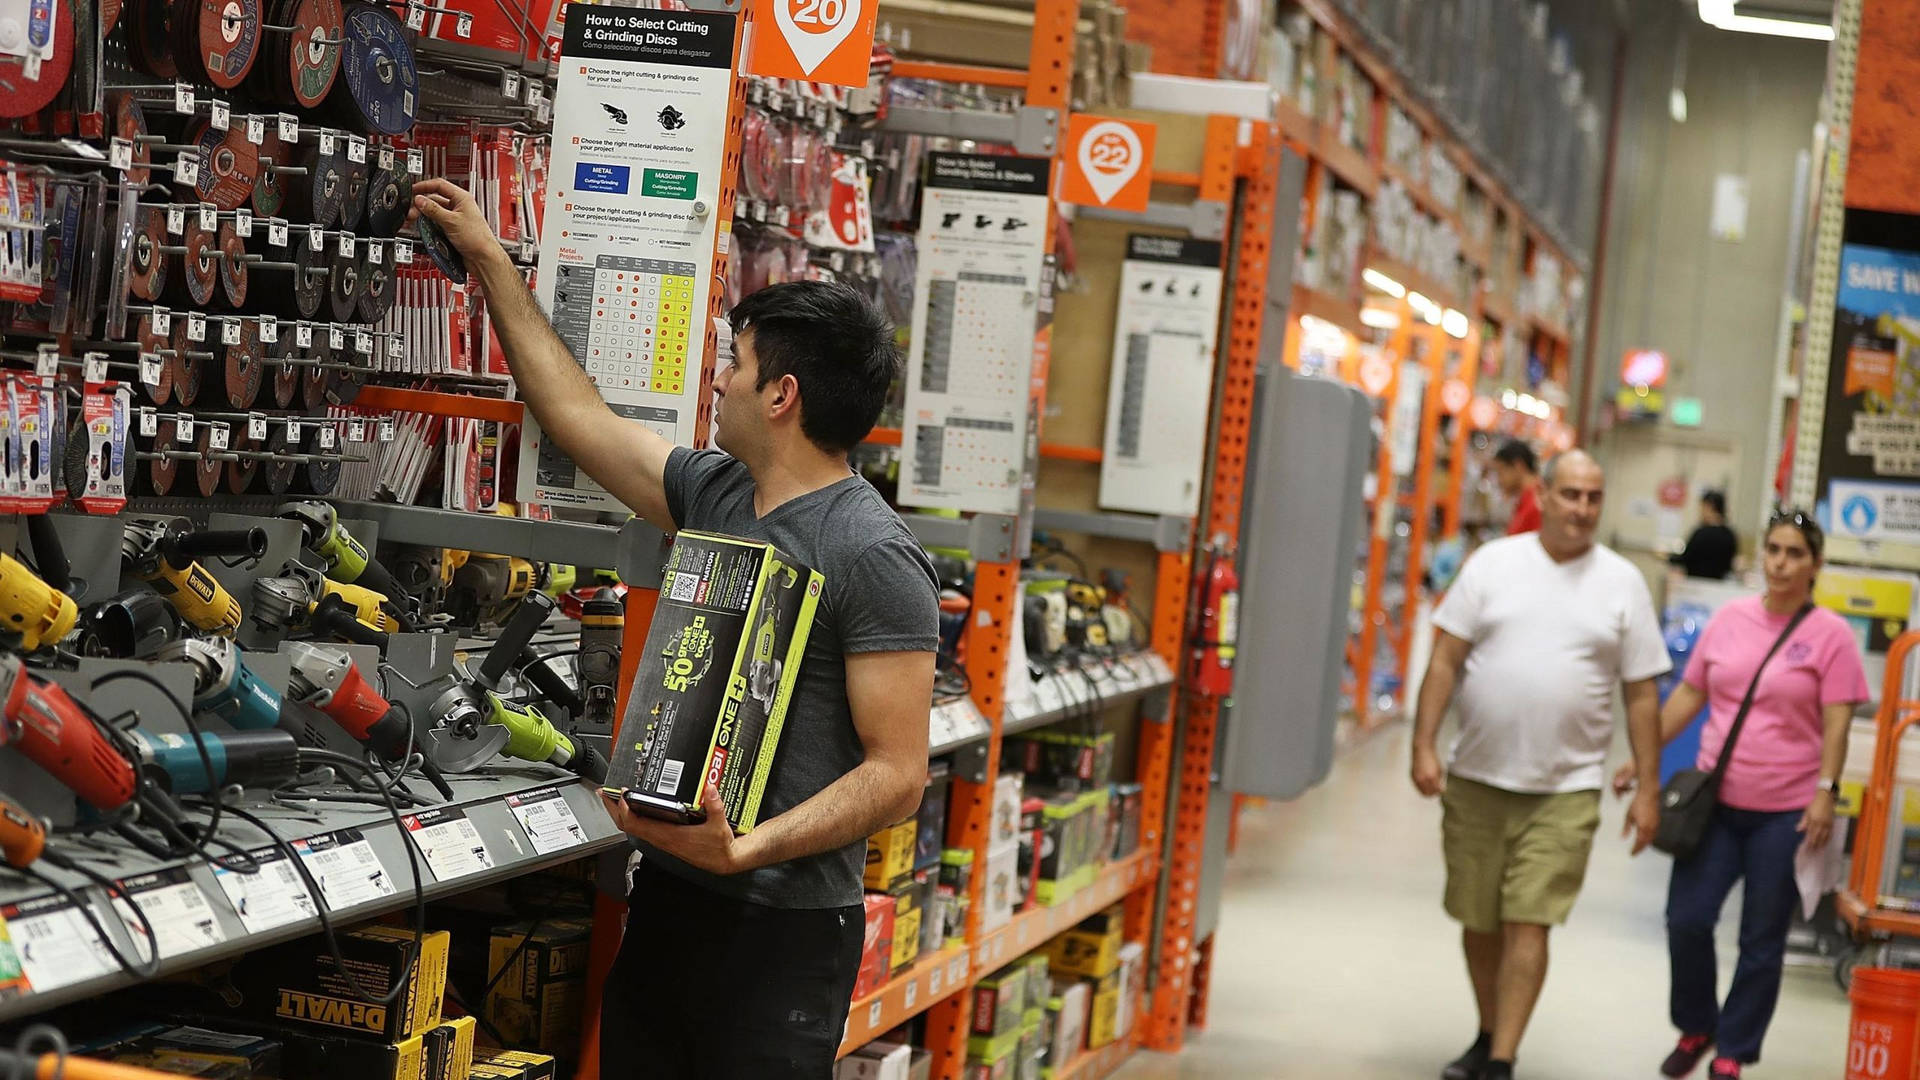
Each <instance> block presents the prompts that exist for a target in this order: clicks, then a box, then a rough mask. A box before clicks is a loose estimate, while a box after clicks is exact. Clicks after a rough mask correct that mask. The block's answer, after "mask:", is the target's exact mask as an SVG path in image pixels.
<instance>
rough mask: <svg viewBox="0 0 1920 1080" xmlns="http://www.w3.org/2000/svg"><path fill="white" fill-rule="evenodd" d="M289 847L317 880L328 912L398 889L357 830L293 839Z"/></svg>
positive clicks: (372, 899)
mask: <svg viewBox="0 0 1920 1080" xmlns="http://www.w3.org/2000/svg"><path fill="white" fill-rule="evenodd" d="M293 850H295V851H297V852H299V853H300V861H301V862H303V863H305V864H306V867H307V873H309V874H312V875H313V879H314V880H315V881H318V882H319V883H320V895H321V897H322V898H323V899H325V900H326V902H327V908H328V910H330V911H340V910H343V909H345V908H350V907H352V906H354V905H355V904H365V903H369V902H371V901H374V900H378V899H380V898H381V897H383V896H392V895H393V894H394V893H395V892H396V891H398V890H397V888H396V887H395V885H394V883H393V878H392V876H391V875H389V874H388V873H387V868H386V867H384V866H382V865H380V856H378V855H376V854H374V851H373V845H372V844H369V843H367V841H366V838H365V837H363V836H361V835H360V830H359V829H341V830H339V831H337V832H330V833H322V834H321V835H319V836H309V837H307V838H306V839H304V840H295V841H294V842H293Z"/></svg>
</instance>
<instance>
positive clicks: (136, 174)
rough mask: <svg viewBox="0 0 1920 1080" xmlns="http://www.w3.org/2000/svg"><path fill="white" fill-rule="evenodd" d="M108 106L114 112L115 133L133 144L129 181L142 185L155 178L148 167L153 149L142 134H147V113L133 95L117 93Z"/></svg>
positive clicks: (128, 171) (109, 100) (128, 172)
mask: <svg viewBox="0 0 1920 1080" xmlns="http://www.w3.org/2000/svg"><path fill="white" fill-rule="evenodd" d="M108 108H109V109H110V111H111V112H112V114H113V134H114V135H116V136H118V137H119V138H122V139H125V140H127V141H128V142H130V143H132V144H133V167H132V168H130V169H128V170H127V182H128V183H130V184H134V185H142V184H145V183H147V182H148V181H149V180H151V179H152V178H153V171H152V170H151V169H148V168H147V165H148V163H150V162H151V161H152V160H153V151H151V150H149V149H148V148H147V144H146V143H145V142H143V141H141V138H140V136H142V135H145V134H147V113H146V110H145V109H142V108H141V107H140V103H139V102H138V101H135V100H134V99H133V95H132V94H129V93H125V92H121V93H116V94H114V95H113V96H112V97H111V98H109V99H108Z"/></svg>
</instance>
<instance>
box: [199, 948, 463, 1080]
mask: <svg viewBox="0 0 1920 1080" xmlns="http://www.w3.org/2000/svg"><path fill="white" fill-rule="evenodd" d="M339 941H340V952H341V954H342V955H343V956H344V957H345V959H346V961H347V967H348V968H349V969H350V970H351V971H352V973H353V976H354V978H356V979H357V980H358V981H359V984H360V985H361V986H365V987H375V986H377V987H388V986H392V985H393V984H394V983H395V982H396V981H397V980H400V979H403V978H404V979H405V981H406V986H405V988H404V989H402V990H401V992H400V996H399V997H398V998H396V999H395V1000H394V1002H393V1003H392V1004H391V1005H379V1004H374V1003H371V1002H368V1001H365V1000H362V999H361V998H360V997H359V995H357V994H355V993H354V990H353V986H352V984H351V983H349V982H347V980H346V979H345V978H343V977H342V975H341V972H340V970H339V969H338V968H337V967H335V965H334V961H333V956H332V955H331V953H329V952H328V950H327V947H326V946H325V945H324V944H323V943H321V942H320V941H319V940H317V939H311V938H309V939H303V940H301V941H295V942H290V943H288V944H286V945H281V946H276V947H274V948H272V949H266V950H263V951H261V952H256V953H251V954H249V955H248V956H247V957H246V958H245V959H244V960H242V961H241V962H240V963H239V964H237V965H235V967H234V969H233V985H234V987H235V988H236V989H237V990H238V991H239V994H240V1013H241V1015H243V1016H247V1017H251V1018H254V1019H257V1020H263V1021H267V1022H270V1023H272V1024H274V1025H276V1029H277V1030H281V1031H286V1032H303V1033H318V1034H351V1035H358V1036H361V1037H363V1038H370V1039H374V1040H377V1041H381V1042H388V1043H398V1042H401V1041H403V1040H405V1039H408V1038H410V1037H412V1036H414V1035H418V1034H420V1033H421V1032H423V1031H426V1030H427V1029H428V1028H431V1027H433V1026H434V1025H436V1024H438V1023H439V1022H440V1005H441V1001H442V999H443V998H444V996H445V995H446V990H447V950H448V948H449V945H450V941H451V938H450V935H448V934H447V932H446V931H444V930H437V931H428V932H427V933H426V935H424V937H423V938H422V939H421V943H420V955H419V957H418V959H417V961H415V960H414V957H413V955H412V954H413V931H412V930H408V929H402V928H400V927H394V926H362V927H359V928H357V929H354V930H350V931H348V932H346V933H344V934H341V935H340V937H339ZM340 1075H348V1074H345V1073H342V1074H340Z"/></svg>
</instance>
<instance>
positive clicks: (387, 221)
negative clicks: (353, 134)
mask: <svg viewBox="0 0 1920 1080" xmlns="http://www.w3.org/2000/svg"><path fill="white" fill-rule="evenodd" d="M412 204H413V177H412V176H410V175H408V174H407V173H405V172H403V171H401V170H399V169H379V170H377V171H375V172H374V174H373V179H372V180H371V181H369V182H368V184H367V217H366V225H367V229H366V231H367V232H368V233H370V234H372V235H373V236H377V237H379V238H380V239H382V240H385V239H387V238H389V237H392V236H397V235H399V232H400V226H402V225H404V224H406V221H407V211H408V209H410V208H411V207H412Z"/></svg>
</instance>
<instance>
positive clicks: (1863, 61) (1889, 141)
mask: <svg viewBox="0 0 1920 1080" xmlns="http://www.w3.org/2000/svg"><path fill="white" fill-rule="evenodd" d="M1860 7H1861V12H1860V50H1859V57H1860V59H1859V64H1858V65H1857V67H1856V68H1855V71H1854V82H1853V135H1852V142H1851V146H1850V148H1849V150H1848V153H1847V198H1846V202H1847V205H1848V206H1851V207H1857V208H1859V209H1862V210H1885V211H1889V212H1891V213H1896V214H1920V184H1915V183H1914V182H1913V178H1914V177H1915V176H1920V139H1916V138H1914V128H1915V120H1916V118H1920V4H1915V3H1907V2H1893V0H1869V2H1868V3H1865V4H1862V5H1860Z"/></svg>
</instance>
